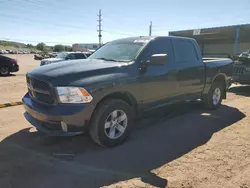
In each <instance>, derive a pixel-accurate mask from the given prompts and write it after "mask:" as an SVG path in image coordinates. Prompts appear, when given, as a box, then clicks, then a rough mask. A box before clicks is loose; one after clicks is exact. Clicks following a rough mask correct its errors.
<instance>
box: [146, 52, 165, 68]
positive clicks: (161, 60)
mask: <svg viewBox="0 0 250 188" xmlns="http://www.w3.org/2000/svg"><path fill="white" fill-rule="evenodd" d="M167 62H168V55H167V54H154V55H152V56H151V60H150V61H149V62H147V65H164V64H166V63H167Z"/></svg>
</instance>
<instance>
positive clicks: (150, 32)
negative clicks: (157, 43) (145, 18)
mask: <svg viewBox="0 0 250 188" xmlns="http://www.w3.org/2000/svg"><path fill="white" fill-rule="evenodd" d="M151 35H152V21H150V25H149V36H151Z"/></svg>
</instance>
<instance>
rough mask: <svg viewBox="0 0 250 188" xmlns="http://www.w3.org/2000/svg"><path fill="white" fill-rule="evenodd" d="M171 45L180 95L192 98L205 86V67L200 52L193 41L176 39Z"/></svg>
mask: <svg viewBox="0 0 250 188" xmlns="http://www.w3.org/2000/svg"><path fill="white" fill-rule="evenodd" d="M173 45H174V51H175V62H176V65H177V67H178V68H177V69H178V74H177V80H178V83H179V92H180V95H182V96H183V97H188V98H189V97H190V98H192V97H194V96H196V95H197V94H199V93H201V92H202V90H203V87H204V84H205V65H204V63H203V61H202V59H201V55H199V53H200V51H199V49H198V48H197V45H196V43H195V42H194V41H193V40H188V39H178V38H176V39H174V40H173Z"/></svg>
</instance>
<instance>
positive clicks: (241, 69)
mask: <svg viewBox="0 0 250 188" xmlns="http://www.w3.org/2000/svg"><path fill="white" fill-rule="evenodd" d="M244 70H245V69H244V67H234V69H233V74H234V75H241V74H243V73H244Z"/></svg>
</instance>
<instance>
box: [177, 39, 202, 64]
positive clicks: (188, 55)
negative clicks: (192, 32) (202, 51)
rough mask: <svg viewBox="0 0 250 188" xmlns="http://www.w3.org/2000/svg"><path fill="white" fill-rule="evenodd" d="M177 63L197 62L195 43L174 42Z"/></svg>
mask: <svg viewBox="0 0 250 188" xmlns="http://www.w3.org/2000/svg"><path fill="white" fill-rule="evenodd" d="M174 51H175V61H176V62H177V63H178V62H186V61H197V60H198V57H197V53H196V50H195V48H194V45H193V43H191V42H190V41H188V40H174Z"/></svg>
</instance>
